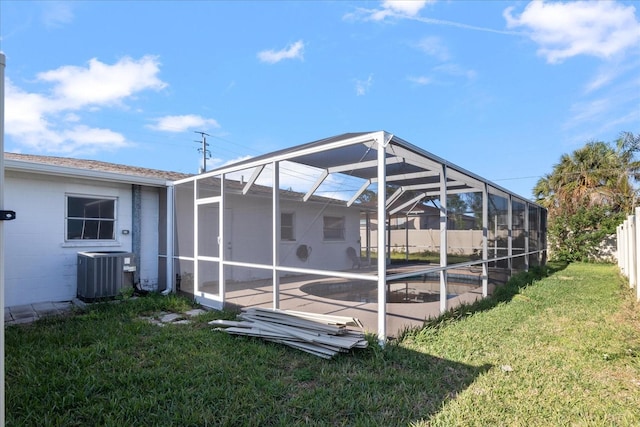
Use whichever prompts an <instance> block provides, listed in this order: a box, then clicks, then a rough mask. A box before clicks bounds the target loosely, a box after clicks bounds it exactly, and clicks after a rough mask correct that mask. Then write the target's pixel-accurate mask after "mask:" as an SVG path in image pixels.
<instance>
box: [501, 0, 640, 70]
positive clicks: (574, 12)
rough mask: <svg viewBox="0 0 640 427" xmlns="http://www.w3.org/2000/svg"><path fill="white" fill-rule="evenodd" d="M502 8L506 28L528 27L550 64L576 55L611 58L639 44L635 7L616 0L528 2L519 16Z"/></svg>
mask: <svg viewBox="0 0 640 427" xmlns="http://www.w3.org/2000/svg"><path fill="white" fill-rule="evenodd" d="M513 9H514V8H513V7H509V8H507V9H505V11H504V12H503V16H504V18H505V19H506V20H507V27H508V28H516V27H524V28H528V29H529V31H530V33H529V37H530V38H531V39H532V40H533V41H534V42H536V43H537V44H538V46H539V48H538V54H539V55H541V56H543V57H545V58H546V60H547V62H549V63H558V62H562V61H563V60H565V59H567V58H571V57H573V56H577V55H592V56H596V57H600V58H611V57H613V56H615V55H616V54H619V53H622V52H624V51H626V50H627V49H629V48H634V47H635V48H637V46H638V43H640V23H638V20H637V19H636V16H635V7H633V6H625V5H622V4H619V3H617V2H615V1H575V2H568V3H545V2H543V1H532V2H530V3H529V4H528V5H527V7H526V8H525V10H524V11H523V12H522V13H521V14H520V15H519V16H514V15H512V12H513Z"/></svg>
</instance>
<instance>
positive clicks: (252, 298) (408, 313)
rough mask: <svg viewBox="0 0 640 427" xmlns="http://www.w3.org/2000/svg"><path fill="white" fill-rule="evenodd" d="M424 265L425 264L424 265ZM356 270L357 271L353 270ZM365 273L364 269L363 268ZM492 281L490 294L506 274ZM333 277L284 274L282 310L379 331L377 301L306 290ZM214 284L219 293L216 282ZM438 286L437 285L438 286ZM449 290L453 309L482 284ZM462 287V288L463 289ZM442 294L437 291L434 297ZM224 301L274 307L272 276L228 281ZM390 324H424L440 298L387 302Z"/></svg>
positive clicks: (394, 330) (391, 332)
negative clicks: (346, 321) (331, 317)
mask: <svg viewBox="0 0 640 427" xmlns="http://www.w3.org/2000/svg"><path fill="white" fill-rule="evenodd" d="M423 267H424V266H423ZM400 268H403V269H404V270H405V271H407V270H409V271H411V269H415V268H416V267H415V266H403V267H398V268H397V269H396V271H395V272H397V270H398V269H400ZM354 271H355V270H354ZM360 272H362V271H360ZM454 272H455V273H458V274H467V275H470V276H471V275H473V276H478V277H479V275H480V273H479V271H478V270H477V269H470V268H465V269H456V270H452V271H451V272H450V273H454ZM493 276H494V277H493V280H490V283H489V294H491V292H492V291H493V289H494V288H495V286H496V285H498V284H500V283H504V281H505V277H504V273H503V274H495V273H494V274H493ZM332 279H333V278H327V277H319V276H312V277H311V276H292V277H283V278H282V279H281V283H280V307H279V308H280V309H283V310H297V311H307V312H312V313H319V314H330V315H336V316H348V317H357V318H358V319H360V321H361V322H362V323H363V325H364V327H365V331H366V332H370V333H374V334H375V333H376V332H377V327H378V320H377V319H378V317H377V316H378V304H377V302H376V301H375V300H372V301H368V302H362V301H345V300H343V299H334V298H330V297H323V296H319V295H313V294H310V293H307V292H305V291H304V287H305V285H309V284H312V283H319V282H321V281H324V280H327V281H330V280H332ZM213 286H215V288H216V292H217V285H212V287H213ZM436 288H437V287H436ZM211 289H212V288H211V287H209V286H205V287H204V289H202V290H204V291H210V292H211V291H212V290H211ZM449 289H452V290H454V292H455V291H456V290H457V291H458V292H460V294H457V295H455V296H453V297H450V298H449V299H448V300H447V307H448V308H453V307H456V306H458V305H460V304H462V303H473V302H474V301H476V300H477V299H480V298H482V286H472V285H468V284H464V285H456V284H455V281H450V283H449ZM461 290H462V291H461ZM435 295H439V293H438V292H437V291H436V292H434V296H435ZM225 304H226V306H228V307H233V308H239V307H267V308H272V307H273V287H272V281H271V280H270V279H265V280H257V281H252V282H236V283H231V284H227V287H226V298H225ZM386 308H387V319H386V320H387V326H386V332H387V336H388V337H396V336H397V335H398V333H399V332H401V331H403V330H405V329H407V328H408V327H417V326H421V325H423V323H424V321H425V319H428V318H433V317H437V316H438V315H439V314H440V302H439V300H436V301H433V302H387V307H386Z"/></svg>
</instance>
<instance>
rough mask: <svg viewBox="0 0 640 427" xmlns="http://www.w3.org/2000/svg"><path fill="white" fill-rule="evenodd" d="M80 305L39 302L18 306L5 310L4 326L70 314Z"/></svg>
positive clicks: (70, 302) (69, 302) (71, 302)
mask: <svg viewBox="0 0 640 427" xmlns="http://www.w3.org/2000/svg"><path fill="white" fill-rule="evenodd" d="M76 306H78V304H76V303H74V302H73V301H66V302H39V303H35V304H25V305H16V306H13V307H5V308H4V324H5V326H8V325H18V324H22V323H31V322H35V321H36V320H38V319H41V318H43V317H47V316H58V315H61V314H65V313H68V312H70V311H71V310H72V309H73V307H76Z"/></svg>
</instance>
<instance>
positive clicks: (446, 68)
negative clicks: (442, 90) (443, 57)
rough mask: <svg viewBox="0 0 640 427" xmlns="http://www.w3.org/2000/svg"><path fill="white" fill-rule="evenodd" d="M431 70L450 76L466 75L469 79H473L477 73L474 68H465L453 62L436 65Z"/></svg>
mask: <svg viewBox="0 0 640 427" xmlns="http://www.w3.org/2000/svg"><path fill="white" fill-rule="evenodd" d="M433 70H434V71H437V72H440V73H443V74H448V75H450V76H455V77H466V78H467V79H469V80H473V79H475V78H476V76H477V73H476V72H475V71H474V70H467V69H464V68H462V67H461V66H459V65H458V64H453V63H447V64H442V65H438V66H436V67H434V68H433Z"/></svg>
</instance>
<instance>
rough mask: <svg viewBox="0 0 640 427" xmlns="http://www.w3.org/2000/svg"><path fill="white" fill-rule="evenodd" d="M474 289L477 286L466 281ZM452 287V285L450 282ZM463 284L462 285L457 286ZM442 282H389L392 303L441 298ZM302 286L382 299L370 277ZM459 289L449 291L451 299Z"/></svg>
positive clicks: (313, 291) (320, 292) (329, 294)
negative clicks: (368, 278) (360, 279)
mask: <svg viewBox="0 0 640 427" xmlns="http://www.w3.org/2000/svg"><path fill="white" fill-rule="evenodd" d="M463 287H464V288H469V289H472V288H473V287H475V286H469V285H468V284H465V285H463ZM449 288H452V286H449ZM456 288H460V286H456ZM439 289H440V283H439V282H435V281H416V280H414V281H402V282H390V283H387V302H388V303H424V302H436V301H440V292H439ZM300 290H302V291H303V292H306V293H307V294H310V295H315V296H318V297H322V298H329V299H334V300H340V301H352V302H362V303H376V302H378V284H377V283H376V282H369V281H353V280H346V279H333V280H326V281H317V282H312V283H307V284H306V285H302V286H301V287H300ZM456 296H458V293H449V294H447V299H450V298H454V297H456Z"/></svg>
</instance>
